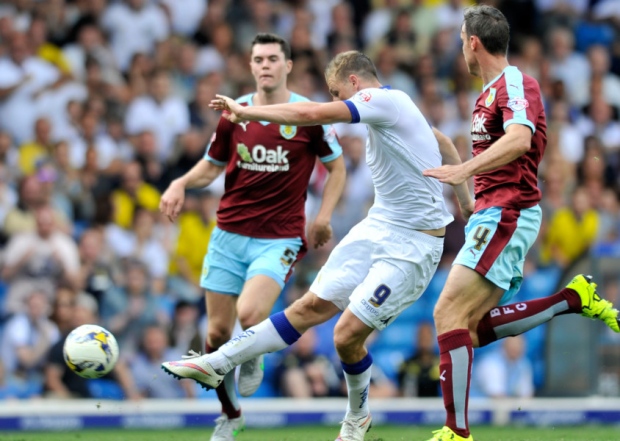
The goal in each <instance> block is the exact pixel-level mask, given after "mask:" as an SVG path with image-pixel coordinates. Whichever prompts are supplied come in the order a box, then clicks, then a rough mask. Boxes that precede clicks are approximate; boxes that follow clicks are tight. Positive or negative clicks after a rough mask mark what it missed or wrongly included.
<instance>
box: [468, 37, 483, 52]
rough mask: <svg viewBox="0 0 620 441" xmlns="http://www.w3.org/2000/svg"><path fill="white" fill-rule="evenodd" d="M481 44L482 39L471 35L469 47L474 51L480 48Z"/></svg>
mask: <svg viewBox="0 0 620 441" xmlns="http://www.w3.org/2000/svg"><path fill="white" fill-rule="evenodd" d="M481 44H482V43H481V42H480V39H479V38H478V37H476V36H475V35H472V36H471V37H469V48H470V49H471V50H472V51H475V50H476V49H480V47H481V46H480V45H481Z"/></svg>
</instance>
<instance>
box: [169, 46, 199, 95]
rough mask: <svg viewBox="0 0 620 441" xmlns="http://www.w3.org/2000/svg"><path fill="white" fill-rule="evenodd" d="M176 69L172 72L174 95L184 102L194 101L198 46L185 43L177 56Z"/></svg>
mask: <svg viewBox="0 0 620 441" xmlns="http://www.w3.org/2000/svg"><path fill="white" fill-rule="evenodd" d="M174 65H175V68H174V70H173V71H172V95H174V96H178V97H179V98H181V99H183V101H185V102H188V101H190V100H191V99H192V95H193V93H194V89H195V88H196V84H197V82H198V72H197V69H196V46H195V45H194V44H193V43H189V42H188V43H183V44H181V46H180V47H179V48H178V52H177V53H176V54H175V64H174Z"/></svg>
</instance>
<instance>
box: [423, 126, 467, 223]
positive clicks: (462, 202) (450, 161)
mask: <svg viewBox="0 0 620 441" xmlns="http://www.w3.org/2000/svg"><path fill="white" fill-rule="evenodd" d="M433 134H434V135H435V138H437V142H438V143H439V152H440V153H441V162H442V164H443V165H457V166H458V165H461V164H462V161H461V157H460V156H459V152H458V151H457V150H456V147H455V146H454V143H453V142H452V140H451V139H450V138H449V137H448V136H446V135H444V134H443V133H441V132H440V131H439V130H437V129H436V128H435V127H433ZM452 188H453V189H454V193H455V194H456V198H457V199H458V201H459V207H460V209H461V213H462V214H463V217H464V218H465V220H467V219H469V216H471V214H472V213H473V212H474V201H473V200H472V198H471V194H470V193H469V188H468V186H467V181H466V180H465V181H463V182H461V183H460V184H456V185H452Z"/></svg>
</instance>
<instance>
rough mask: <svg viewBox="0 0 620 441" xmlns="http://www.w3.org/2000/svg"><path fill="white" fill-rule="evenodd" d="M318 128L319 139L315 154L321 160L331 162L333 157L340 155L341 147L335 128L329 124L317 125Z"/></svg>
mask: <svg viewBox="0 0 620 441" xmlns="http://www.w3.org/2000/svg"><path fill="white" fill-rule="evenodd" d="M317 129H319V130H320V132H319V133H318V135H319V136H320V141H319V142H318V144H317V145H318V151H317V155H318V156H319V159H320V160H321V162H323V163H325V162H331V161H333V160H334V159H336V158H338V157H339V156H341V155H342V147H341V146H340V143H339V142H338V135H336V129H335V128H334V126H331V125H324V126H321V127H317Z"/></svg>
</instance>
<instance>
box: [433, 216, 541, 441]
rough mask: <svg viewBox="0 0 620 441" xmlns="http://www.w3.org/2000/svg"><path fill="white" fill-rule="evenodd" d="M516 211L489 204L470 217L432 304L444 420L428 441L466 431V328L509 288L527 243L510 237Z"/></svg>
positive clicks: (515, 231) (469, 346) (469, 348)
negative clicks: (458, 250)
mask: <svg viewBox="0 0 620 441" xmlns="http://www.w3.org/2000/svg"><path fill="white" fill-rule="evenodd" d="M520 214H521V213H520V212H519V211H518V210H512V209H506V208H498V207H491V208H487V209H485V210H482V211H479V212H477V213H475V214H474V215H472V216H471V217H470V219H469V222H468V223H467V226H466V228H465V243H464V245H463V248H462V249H461V251H460V252H459V254H458V255H457V257H456V259H455V261H454V265H453V267H452V269H451V271H450V274H449V275H448V280H447V281H446V284H445V286H444V289H443V290H442V292H441V294H440V296H439V300H438V301H437V304H436V305H435V310H434V318H435V327H436V329H437V341H438V343H439V351H440V374H441V388H442V392H443V399H444V406H445V408H446V425H445V426H444V428H443V429H441V431H438V432H436V433H435V435H434V437H433V438H432V439H433V440H444V439H451V438H449V437H450V436H454V437H455V438H454V439H458V440H460V439H469V438H470V436H471V435H470V433H469V425H468V421H467V409H468V404H469V385H470V381H471V369H472V362H473V341H472V338H471V336H470V331H469V329H470V326H471V322H472V321H474V320H475V318H476V317H478V316H479V315H480V314H481V311H483V312H484V313H486V312H488V311H490V310H491V309H492V308H494V307H495V306H496V305H497V304H498V303H499V302H500V300H501V298H502V296H503V294H504V292H506V291H508V290H509V288H510V284H511V281H512V280H513V274H514V265H515V263H516V262H519V261H520V259H521V258H522V257H523V256H524V255H525V253H526V252H527V249H528V248H529V245H528V246H527V248H525V249H524V248H523V244H522V243H521V241H520V240H516V239H515V236H518V235H519V234H520V230H519V228H518V227H519V226H520V219H519V218H520ZM523 224H524V221H523V220H521V226H522V228H529V227H531V230H532V232H534V231H537V229H538V225H539V223H538V225H536V224H532V225H529V224H527V223H525V224H526V225H523ZM528 232H529V230H528ZM519 237H520V236H519ZM528 237H529V235H528ZM534 238H535V236H534ZM532 240H533V239H532Z"/></svg>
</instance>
